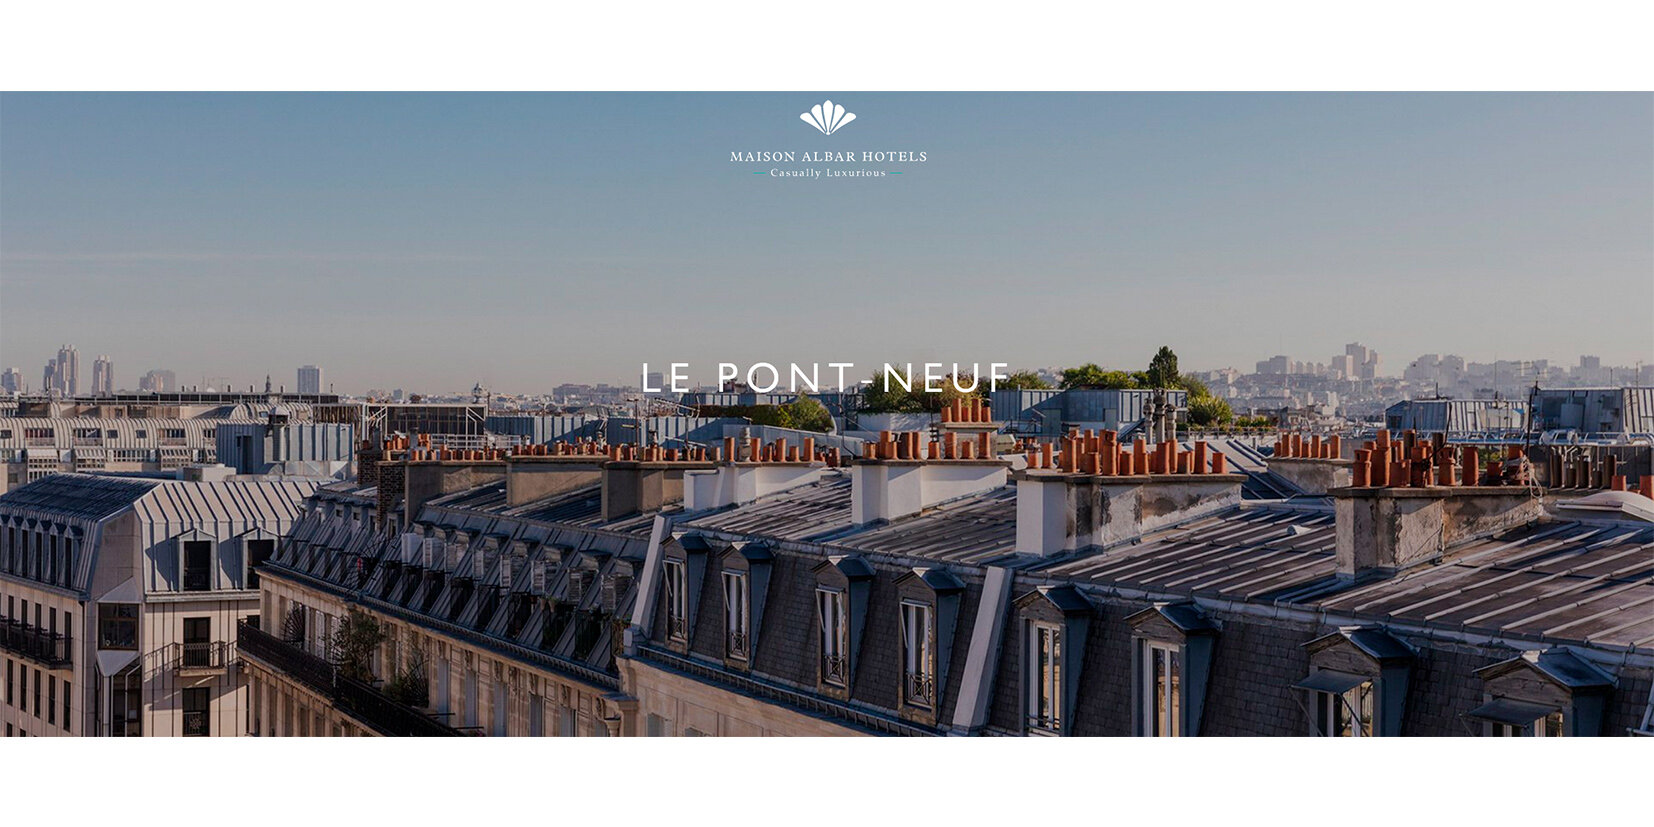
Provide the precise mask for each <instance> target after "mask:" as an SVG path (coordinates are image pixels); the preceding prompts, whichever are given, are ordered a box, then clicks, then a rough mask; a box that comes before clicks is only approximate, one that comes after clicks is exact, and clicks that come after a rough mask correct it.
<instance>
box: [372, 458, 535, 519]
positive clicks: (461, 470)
mask: <svg viewBox="0 0 1654 827" xmlns="http://www.w3.org/2000/svg"><path fill="white" fill-rule="evenodd" d="M407 469H408V471H407V494H406V497H407V513H409V514H417V513H419V507H420V506H422V505H424V504H425V503H426V502H427V501H429V500H432V499H435V498H437V497H440V496H442V495H443V494H452V493H454V492H456V491H464V490H466V489H469V488H476V487H477V486H479V485H487V484H488V483H491V482H497V481H499V480H500V479H501V478H503V477H504V476H505V462H504V461H503V460H502V461H497V462H454V461H437V460H432V461H426V462H410V463H407ZM387 470H388V471H391V472H392V473H394V470H392V469H382V470H381V474H380V479H381V484H383V480H384V476H385V472H386V471H387ZM381 511H383V503H381Z"/></svg>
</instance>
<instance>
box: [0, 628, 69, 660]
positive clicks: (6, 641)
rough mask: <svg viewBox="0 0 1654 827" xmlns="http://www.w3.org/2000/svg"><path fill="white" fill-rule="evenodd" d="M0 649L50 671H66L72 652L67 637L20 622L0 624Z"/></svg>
mask: <svg viewBox="0 0 1654 827" xmlns="http://www.w3.org/2000/svg"><path fill="white" fill-rule="evenodd" d="M0 649H4V650H6V651H7V652H10V653H12V654H14V655H17V656H19V657H24V658H28V659H29V660H32V661H35V662H36V663H39V664H41V665H43V666H46V667H47V668H50V669H66V668H68V667H69V665H70V653H71V652H73V651H74V647H73V646H72V645H71V642H70V638H69V636H68V635H60V634H53V633H51V632H48V631H46V630H45V629H41V628H38V627H35V626H31V625H29V624H27V623H24V622H23V621H21V620H7V621H5V622H4V623H0Z"/></svg>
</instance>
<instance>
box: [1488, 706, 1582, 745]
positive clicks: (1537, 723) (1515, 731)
mask: <svg viewBox="0 0 1654 827" xmlns="http://www.w3.org/2000/svg"><path fill="white" fill-rule="evenodd" d="M1487 734H1488V735H1491V736H1493V737H1495V738H1519V737H1525V736H1533V737H1539V738H1561V737H1563V735H1564V734H1566V731H1565V730H1564V729H1563V728H1562V711H1561V710H1557V711H1555V712H1551V713H1548V714H1546V715H1545V717H1543V718H1535V719H1534V720H1533V722H1532V723H1529V724H1515V723H1501V722H1497V721H1488V722H1487Z"/></svg>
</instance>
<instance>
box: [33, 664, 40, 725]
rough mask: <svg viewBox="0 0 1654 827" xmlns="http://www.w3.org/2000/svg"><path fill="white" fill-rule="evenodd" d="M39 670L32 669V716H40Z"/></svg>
mask: <svg viewBox="0 0 1654 827" xmlns="http://www.w3.org/2000/svg"><path fill="white" fill-rule="evenodd" d="M40 672H41V670H39V669H36V670H34V716H35V717H36V718H39V717H40Z"/></svg>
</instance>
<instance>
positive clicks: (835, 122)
mask: <svg viewBox="0 0 1654 827" xmlns="http://www.w3.org/2000/svg"><path fill="white" fill-rule="evenodd" d="M798 118H799V120H801V121H803V122H805V123H807V124H809V125H811V126H813V127H815V128H816V129H818V130H820V131H821V134H823V135H831V134H833V133H834V132H837V131H838V129H839V127H841V126H844V125H845V124H847V123H849V122H851V121H853V120H855V119H856V113H854V112H846V111H844V107H843V106H840V105H838V104H835V103H833V102H832V101H823V102H821V103H818V104H816V105H815V106H812V107H810V111H808V112H804V113H802V114H800V115H799V116H798Z"/></svg>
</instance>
